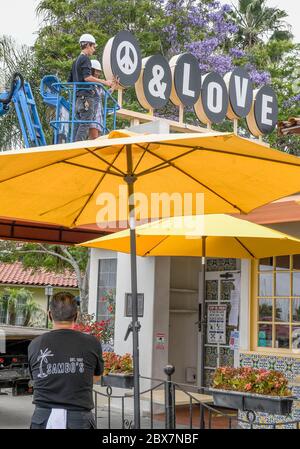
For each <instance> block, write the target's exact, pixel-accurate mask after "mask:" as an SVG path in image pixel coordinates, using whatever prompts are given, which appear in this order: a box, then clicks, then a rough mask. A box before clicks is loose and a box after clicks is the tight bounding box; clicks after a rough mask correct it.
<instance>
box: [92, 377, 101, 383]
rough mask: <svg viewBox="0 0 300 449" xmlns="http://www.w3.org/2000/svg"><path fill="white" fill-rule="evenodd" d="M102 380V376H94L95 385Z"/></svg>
mask: <svg viewBox="0 0 300 449" xmlns="http://www.w3.org/2000/svg"><path fill="white" fill-rule="evenodd" d="M100 379H101V376H94V377H93V383H94V384H96V383H97V382H99V380H100Z"/></svg>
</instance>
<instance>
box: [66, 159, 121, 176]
mask: <svg viewBox="0 0 300 449" xmlns="http://www.w3.org/2000/svg"><path fill="white" fill-rule="evenodd" d="M62 164H68V165H73V166H74V167H79V168H84V169H86V170H92V171H96V172H98V173H104V174H107V173H109V174H110V175H114V176H120V177H121V178H123V175H121V174H120V173H114V172H113V171H110V170H109V169H107V170H101V169H100V168H94V167H87V166H86V165H81V164H76V163H75V162H69V161H62Z"/></svg>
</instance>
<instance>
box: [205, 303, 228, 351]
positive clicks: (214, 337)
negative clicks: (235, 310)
mask: <svg viewBox="0 0 300 449" xmlns="http://www.w3.org/2000/svg"><path fill="white" fill-rule="evenodd" d="M226 310H227V306H226V305H224V306H214V305H211V304H209V305H208V306H207V343H210V344H213V343H221V344H226Z"/></svg>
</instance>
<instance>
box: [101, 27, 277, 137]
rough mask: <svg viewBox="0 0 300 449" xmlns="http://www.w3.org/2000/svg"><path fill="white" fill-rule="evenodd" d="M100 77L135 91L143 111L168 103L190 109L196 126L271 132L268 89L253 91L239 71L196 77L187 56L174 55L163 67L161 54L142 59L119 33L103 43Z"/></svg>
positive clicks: (273, 119) (272, 107) (273, 114)
mask: <svg viewBox="0 0 300 449" xmlns="http://www.w3.org/2000/svg"><path fill="white" fill-rule="evenodd" d="M103 70H104V74H105V77H106V78H107V79H111V78H112V77H114V76H117V77H119V80H120V84H121V86H122V87H129V86H135V91H136V95H137V98H138V100H139V102H140V104H141V105H142V107H143V108H145V109H148V110H153V109H160V108H163V107H164V106H166V104H167V103H168V101H169V100H171V101H172V102H173V103H174V104H175V105H176V106H179V107H191V106H194V111H195V113H196V115H197V117H198V118H199V120H200V121H201V122H202V123H205V124H213V123H221V122H222V121H223V120H224V119H225V118H226V116H227V117H228V118H229V119H230V120H237V119H239V118H246V121H247V125H248V128H249V130H250V132H251V133H252V134H253V135H254V136H262V135H264V134H269V133H271V132H272V131H273V130H274V128H275V126H276V123H277V118H278V104H277V98H276V94H275V92H274V90H273V89H272V88H271V87H270V86H263V87H261V88H260V89H257V90H255V91H254V92H253V86H252V83H251V80H250V77H249V75H248V73H247V71H246V70H245V69H243V68H241V67H239V68H236V69H234V70H233V71H231V72H230V73H227V74H226V75H225V76H224V78H223V77H222V76H221V75H219V74H218V73H216V72H209V73H202V74H201V73H200V69H199V61H198V60H197V59H196V58H195V57H194V56H193V55H192V54H190V53H183V54H179V55H175V56H173V57H172V58H171V60H170V61H169V62H168V61H167V60H166V59H165V58H164V57H163V56H162V55H155V56H149V57H147V58H144V59H143V60H142V57H141V51H140V47H139V44H138V42H137V40H136V38H135V37H134V36H133V35H132V34H131V33H130V32H129V31H120V32H119V33H118V34H117V35H116V36H115V37H113V38H111V39H109V41H108V42H107V44H106V46H105V48H104V52H103Z"/></svg>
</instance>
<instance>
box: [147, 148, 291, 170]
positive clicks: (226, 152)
mask: <svg viewBox="0 0 300 449" xmlns="http://www.w3.org/2000/svg"><path fill="white" fill-rule="evenodd" d="M153 143H159V145H167V146H177V147H179V146H182V147H186V148H191V147H190V146H185V145H174V144H169V143H167V142H153ZM199 149H200V148H199ZM201 149H202V150H203V151H209V152H212V153H223V154H229V155H231V156H239V157H246V158H249V159H259V160H261V161H268V162H275V163H279V164H286V165H292V166H295V167H299V163H298V164H297V163H295V162H287V161H278V160H276V159H270V158H267V157H262V156H252V155H249V154H241V153H238V152H234V151H224V150H218V149H217V148H205V147H201ZM268 149H270V148H268Z"/></svg>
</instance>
